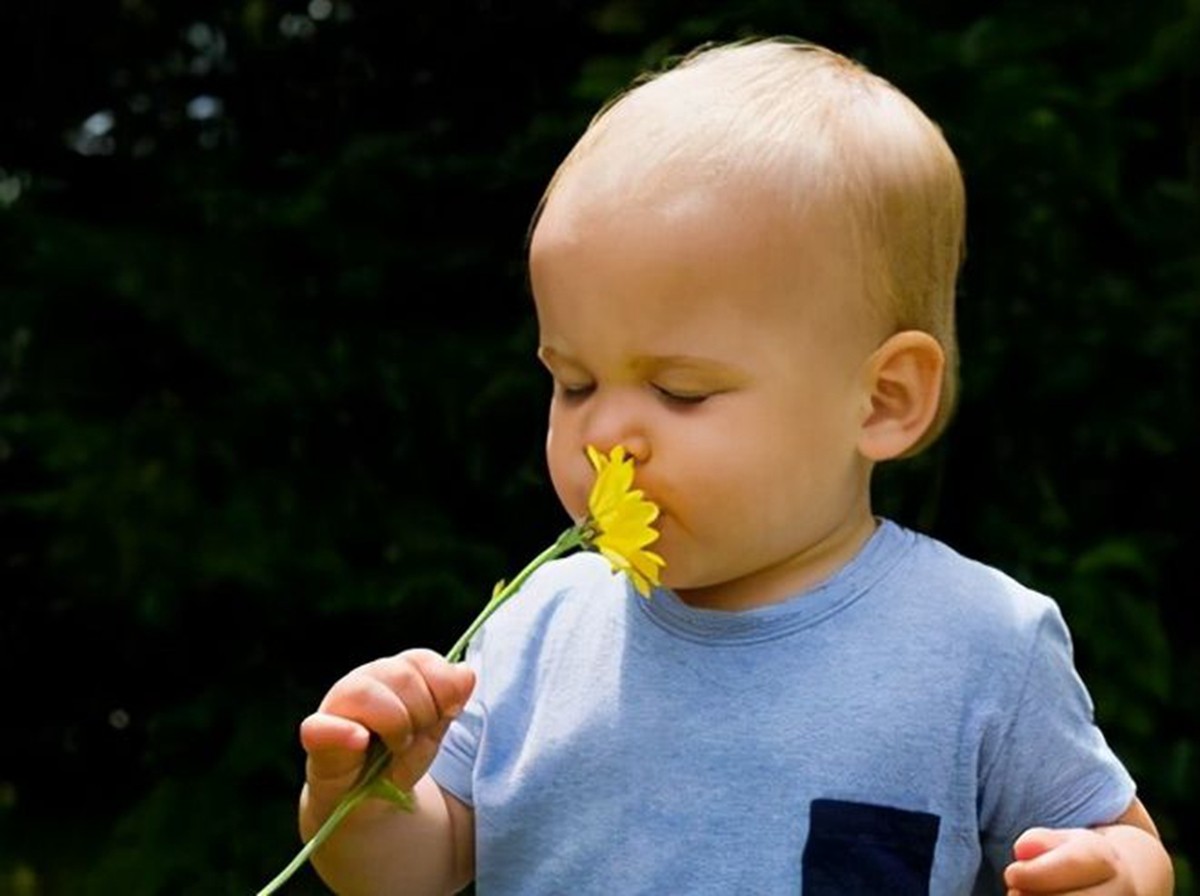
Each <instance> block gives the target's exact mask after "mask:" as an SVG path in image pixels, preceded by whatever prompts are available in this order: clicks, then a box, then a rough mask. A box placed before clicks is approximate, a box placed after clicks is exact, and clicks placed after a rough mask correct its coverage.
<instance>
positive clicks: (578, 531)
mask: <svg viewBox="0 0 1200 896" xmlns="http://www.w3.org/2000/svg"><path fill="white" fill-rule="evenodd" d="M583 542H584V531H583V529H582V527H581V526H572V527H571V528H570V529H567V530H566V531H565V532H563V534H562V535H560V536H558V540H557V541H556V542H554V544H552V545H550V547H548V548H546V550H544V551H542V552H541V553H540V554H538V555H537V556H536V557H534V558H533V559H532V560H530V561H529V563H528V564H527V565H526V566H525V568H524V569H522V570H521V571H520V572H519V573H517V575H516V578H514V579H513V580H512V581H511V582H509V583H508V584H506V585H505V586H504V587H503V588H500V589H498V590H497V591H496V593H495V594H493V595H492V599H491V600H489V601H488V602H487V605H486V606H484V608H483V610H482V612H480V614H479V615H478V616H476V617H475V621H474V622H472V623H471V624H470V626H468V628H467V630H466V631H465V632H463V634H462V637H461V638H459V639H458V640H457V641H456V642H455V643H454V646H453V647H451V648H450V650H449V652H448V653H447V654H446V660H447V661H448V662H451V663H456V662H458V661H459V660H460V659H462V655H463V654H464V653H466V650H467V645H468V644H470V643H471V639H472V638H473V637H475V633H476V632H477V631H479V629H480V627H481V626H482V625H483V624H484V623H485V622H487V620H488V617H489V616H491V615H492V614H493V613H495V612H496V610H498V609H499V608H500V605H501V604H503V603H504V602H505V601H506V600H508V599H509V598H510V597H512V596H513V595H514V594H515V593H516V592H517V590H518V589H519V588H520V587H521V586H522V585H524V584H525V580H526V579H528V578H529V577H530V576H531V575H533V573H534V571H535V570H536V569H537V568H538V567H539V566H541V565H542V564H543V563H546V562H548V561H550V560H553V559H555V558H556V557H560V556H562V555H563V554H565V553H566V552H567V551H569V550H571V549H572V548H576V547H579V546H580V545H582V544H583Z"/></svg>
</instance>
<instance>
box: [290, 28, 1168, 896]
mask: <svg viewBox="0 0 1200 896" xmlns="http://www.w3.org/2000/svg"><path fill="white" fill-rule="evenodd" d="M963 220H964V198H963V184H962V178H961V175H960V172H959V168H958V165H957V162H956V160H955V157H954V155H953V153H952V152H951V150H950V148H949V147H948V146H947V144H946V142H945V140H944V139H943V137H942V134H941V133H940V131H939V129H938V128H937V127H936V126H935V125H934V124H933V123H931V122H930V120H929V119H928V118H927V117H926V116H925V115H924V114H923V113H922V112H921V111H920V110H919V109H918V108H917V107H916V106H915V105H914V104H913V103H912V102H911V101H910V100H908V99H907V98H906V97H905V96H904V95H902V94H901V93H900V92H899V91H897V90H896V89H895V88H894V87H893V86H891V85H890V84H888V83H887V82H886V81H884V80H882V79H880V78H878V77H877V76H875V75H873V74H871V73H869V72H868V71H866V70H864V69H863V68H862V67H861V66H859V65H857V64H855V63H854V62H852V61H850V60H848V59H846V58H844V57H842V56H840V55H838V54H836V53H834V52H832V51H830V50H827V49H824V48H821V47H818V46H814V45H810V44H805V43H802V42H799V41H796V40H791V39H783V38H779V39H764V40H749V41H742V42H738V43H733V44H724V45H711V46H706V47H703V48H700V49H699V50H697V51H696V52H694V53H692V54H689V55H688V56H687V57H685V58H684V59H682V60H680V61H678V62H677V63H676V64H674V65H673V66H671V67H669V68H668V69H666V70H665V71H663V72H660V73H656V74H653V75H649V76H647V77H644V78H643V79H641V80H640V81H639V82H637V83H636V84H635V85H634V86H633V87H632V88H631V89H629V90H628V91H625V92H624V93H622V94H621V95H620V96H619V97H617V98H615V100H614V101H613V102H611V103H610V104H609V105H607V106H606V107H605V108H604V109H603V110H601V112H600V113H599V114H598V115H597V116H596V118H595V119H594V120H593V122H592V124H591V126H590V127H589V128H588V130H587V132H586V133H585V134H584V135H583V137H582V138H581V139H580V140H579V142H578V143H577V144H576V146H575V147H574V148H573V149H572V151H571V152H570V154H569V155H568V157H567V158H566V160H565V161H564V162H563V164H562V165H561V167H560V168H559V170H558V171H557V173H556V174H555V175H554V178H553V180H552V181H551V183H550V185H549V188H548V189H547V191H546V195H545V197H544V199H543V202H542V204H541V207H540V208H539V210H538V214H537V217H536V219H535V222H534V226H533V229H532V230H531V234H530V246H529V264H530V280H531V284H532V290H533V296H534V301H535V305H536V309H537V318H538V323H539V331H540V347H539V349H538V356H539V358H540V360H541V362H542V363H543V364H544V365H545V367H546V369H547V370H548V371H549V373H550V375H551V377H552V379H553V383H554V386H553V396H552V398H551V402H550V419H549V431H548V437H547V458H548V463H549V469H550V476H551V479H552V481H553V483H554V488H555V491H556V493H557V494H558V497H559V499H560V500H561V502H562V504H563V507H564V508H565V509H566V511H567V513H568V514H569V515H570V516H571V517H572V518H575V519H578V518H581V517H582V516H583V515H584V514H585V513H586V500H587V494H588V491H589V489H590V486H591V483H592V479H593V471H592V467H591V465H590V463H589V461H588V458H587V455H586V448H587V446H589V445H592V446H596V448H598V449H600V450H601V451H605V452H607V451H608V450H609V449H610V448H611V447H613V446H617V445H621V446H624V448H625V449H626V451H627V452H628V453H629V455H630V456H632V458H633V459H634V461H635V463H636V470H637V480H636V481H637V485H638V487H639V488H642V489H643V490H644V491H645V492H646V494H647V496H648V497H650V498H651V499H653V500H654V501H655V502H656V503H657V504H658V505H659V506H660V507H661V510H662V515H661V517H660V523H659V528H660V532H661V537H660V539H659V541H658V542H656V544H655V545H654V549H655V551H656V552H657V553H660V554H661V555H662V556H663V557H664V558H665V560H666V563H667V565H666V568H665V570H664V573H663V586H662V587H661V588H657V589H655V590H654V591H653V592H652V593H651V594H650V596H649V597H648V598H642V597H640V596H638V595H637V594H636V593H635V591H634V590H633V588H632V586H631V585H630V583H629V582H628V581H627V580H626V579H625V578H624V577H617V576H613V575H612V573H611V570H610V568H609V567H608V565H607V563H606V562H605V561H604V560H603V559H602V558H600V557H598V556H597V555H596V554H592V553H582V554H576V555H573V556H571V557H568V558H566V559H563V560H559V561H555V562H554V563H551V564H548V565H546V566H544V567H542V568H541V569H540V570H539V571H538V572H537V573H536V574H535V575H534V576H533V577H532V579H531V580H530V581H529V582H528V583H527V585H526V586H525V588H524V589H523V590H522V592H521V593H519V594H518V595H517V596H516V597H515V598H513V600H512V601H511V602H510V603H508V604H506V605H505V606H504V607H503V608H502V609H501V610H500V612H498V613H497V614H496V615H495V616H494V617H493V618H492V619H491V620H490V621H489V622H488V624H487V625H486V626H485V627H484V628H483V630H482V631H481V633H480V634H479V636H477V638H476V640H475V642H474V643H473V645H472V649H471V652H470V654H469V659H468V663H467V664H464V665H450V664H448V663H446V662H445V661H444V660H443V659H442V658H441V657H440V656H438V655H437V654H435V653H433V652H431V651H423V650H409V651H405V652H403V653H400V654H399V655H397V656H393V657H388V658H385V659H379V660H376V661H374V662H371V663H368V664H366V665H364V666H361V667H359V668H358V669H355V670H353V671H352V672H350V673H349V674H348V675H346V676H345V677H344V678H343V679H341V680H340V681H339V682H337V683H336V684H335V685H334V686H333V688H332V689H331V690H330V691H329V693H328V694H327V695H326V697H325V699H324V700H323V702H322V703H321V706H320V707H319V709H318V711H317V712H316V713H315V714H314V715H312V716H310V717H309V718H308V719H306V720H305V721H304V723H303V725H302V726H301V737H302V742H303V744H304V747H305V749H306V751H307V753H308V757H309V758H308V768H307V783H306V786H305V789H304V792H303V795H302V798H301V807H300V825H301V833H302V835H303V836H304V837H306V838H307V837H310V836H311V835H312V833H313V832H314V831H315V830H316V829H317V827H318V826H319V825H320V823H321V822H322V821H323V820H324V819H325V818H326V817H327V816H328V815H329V813H330V812H331V811H332V809H333V807H334V806H335V805H336V804H337V802H338V800H339V798H340V797H341V796H342V795H343V794H344V793H345V791H346V789H347V788H348V787H349V786H350V784H351V783H352V781H353V780H354V778H355V776H356V774H357V773H358V771H359V769H360V767H361V765H362V761H363V753H364V750H365V748H366V746H367V742H368V739H369V736H370V734H371V733H372V732H374V733H376V734H378V735H379V736H380V737H381V738H382V739H383V741H384V742H385V743H386V744H387V745H388V746H389V747H390V748H391V750H392V751H393V754H394V760H393V763H392V767H391V772H390V774H391V777H392V780H393V781H394V782H395V783H396V784H397V785H398V786H400V787H401V788H404V789H415V792H416V796H417V801H418V805H417V810H416V811H415V812H412V813H407V812H403V811H400V810H398V809H396V808H395V807H394V806H391V805H390V804H388V803H386V802H385V801H381V800H377V801H371V802H369V803H367V804H365V805H363V806H361V807H359V808H358V809H357V810H355V812H354V813H352V814H351V815H350V816H349V817H348V818H347V819H346V820H345V821H344V822H343V823H342V825H341V826H340V827H339V828H338V830H337V831H336V832H335V833H334V835H333V837H331V839H330V840H329V841H328V842H327V843H326V844H325V845H324V846H323V847H322V848H321V849H320V850H319V851H318V852H317V853H316V855H315V856H314V864H315V866H316V868H317V870H318V871H319V873H320V874H321V875H322V877H323V878H324V879H325V880H326V881H327V882H328V883H329V885H330V886H331V887H332V888H334V889H335V890H336V891H338V892H340V893H445V892H452V891H455V890H457V889H461V888H463V887H465V886H466V885H467V884H468V883H469V882H470V881H472V880H477V881H478V883H479V889H480V891H481V892H484V893H489V894H492V893H521V894H531V893H546V894H550V893H556V894H561V893H604V894H610V893H686V894H697V893H714V894H722V896H724V894H730V893H753V894H767V893H789V892H790V893H798V892H799V893H804V894H806V896H822V894H838V896H853V894H868V893H869V894H891V896H905V894H917V893H920V894H929V893H932V894H971V893H1003V892H1005V891H1006V890H1007V892H1008V893H1010V894H1021V893H1088V894H1092V896H1100V894H1165V893H1170V892H1171V891H1172V870H1171V863H1170V859H1169V857H1168V855H1167V853H1166V851H1165V849H1164V848H1163V846H1162V845H1161V843H1160V841H1159V839H1158V836H1157V833H1156V830H1155V826H1154V823H1153V822H1152V820H1151V818H1150V816H1149V814H1148V813H1147V811H1146V810H1145V808H1144V807H1143V806H1142V804H1141V802H1140V801H1139V800H1138V798H1137V796H1136V795H1135V788H1134V782H1133V781H1132V780H1131V778H1130V776H1129V774H1128V773H1127V771H1126V770H1125V768H1124V767H1123V766H1122V764H1121V763H1120V761H1119V760H1118V759H1117V757H1116V756H1114V754H1113V753H1112V751H1111V750H1110V749H1109V748H1108V746H1107V745H1106V743H1105V740H1104V737H1103V735H1102V734H1101V732H1100V731H1099V730H1098V729H1097V727H1096V726H1095V724H1094V722H1093V718H1092V706H1091V702H1090V699H1089V697H1088V694H1087V692H1086V690H1085V689H1084V686H1083V684H1082V683H1081V682H1080V680H1079V678H1078V676H1077V674H1076V672H1075V670H1074V668H1073V666H1072V659H1071V647H1070V640H1069V635H1068V631H1067V629H1066V627H1065V624H1064V621H1063V619H1062V617H1061V615H1060V613H1059V611H1058V609H1057V607H1056V605H1055V604H1054V603H1053V602H1052V601H1051V600H1050V599H1048V598H1046V597H1044V596H1042V595H1040V594H1038V593H1035V592H1033V591H1031V590H1029V589H1027V588H1025V587H1023V586H1021V585H1020V584H1018V583H1017V582H1015V581H1013V580H1012V579H1011V578H1009V577H1008V576H1006V575H1004V574H1003V573H1001V572H999V571H997V570H994V569H992V568H989V567H987V566H985V565H982V564H980V563H977V562H974V561H972V560H970V559H967V558H964V557H962V556H961V555H959V554H957V553H955V552H954V551H953V550H951V549H950V548H949V547H947V546H945V545H943V544H941V543H939V542H937V541H935V540H933V539H931V538H928V537H926V536H923V535H920V534H917V533H915V532H913V531H910V530H908V529H905V528H904V527H902V526H900V525H898V524H897V523H895V522H892V521H890V520H885V519H881V518H879V517H877V516H876V515H875V514H874V513H873V512H872V507H871V477H872V471H873V469H874V467H875V465H876V464H878V463H880V462H882V461H887V460H892V459H895V458H900V457H904V456H907V455H911V454H913V453H915V452H918V451H920V450H921V449H922V448H924V447H925V446H927V445H928V444H929V443H930V442H931V441H932V440H934V439H935V438H936V437H937V435H938V434H939V433H940V432H941V430H942V429H943V427H944V426H945V425H946V421H947V419H948V418H949V416H950V413H951V410H952V407H953V404H954V393H955V383H956V367H957V356H956V349H955V336H954V310H953V309H954V289H955V280H956V277H957V274H958V269H959V265H960V261H961V254H962V239H963Z"/></svg>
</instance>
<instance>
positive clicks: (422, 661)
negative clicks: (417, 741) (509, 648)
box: [410, 650, 475, 724]
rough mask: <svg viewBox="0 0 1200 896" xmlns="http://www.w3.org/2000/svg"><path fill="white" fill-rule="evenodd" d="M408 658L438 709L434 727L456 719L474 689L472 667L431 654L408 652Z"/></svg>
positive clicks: (422, 651) (428, 651)
mask: <svg viewBox="0 0 1200 896" xmlns="http://www.w3.org/2000/svg"><path fill="white" fill-rule="evenodd" d="M410 658H411V660H412V663H413V665H414V666H415V667H416V668H417V669H418V670H420V672H421V674H422V676H423V679H424V682H425V684H426V686H427V687H428V689H429V694H430V696H431V698H432V699H433V701H434V703H435V705H436V707H437V719H436V722H435V723H434V724H437V723H439V722H441V721H442V720H444V719H446V718H453V717H454V716H457V715H458V714H459V712H461V711H462V708H463V706H464V705H466V702H467V700H468V699H470V697H471V691H472V690H474V688H475V673H474V671H473V670H472V669H471V667H470V666H466V665H464V664H462V663H448V662H446V659H445V657H443V656H441V655H440V654H437V653H434V652H433V651H432V650H414V651H410Z"/></svg>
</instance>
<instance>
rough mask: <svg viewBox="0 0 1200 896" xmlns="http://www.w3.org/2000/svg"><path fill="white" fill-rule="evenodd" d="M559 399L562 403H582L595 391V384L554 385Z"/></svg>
mask: <svg viewBox="0 0 1200 896" xmlns="http://www.w3.org/2000/svg"><path fill="white" fill-rule="evenodd" d="M556 386H557V388H558V394H559V397H560V398H562V400H563V401H567V402H575V401H583V400H584V399H585V398H587V397H588V396H589V395H591V394H592V393H593V392H595V391H596V384H595V383H585V384H582V385H568V384H566V383H556Z"/></svg>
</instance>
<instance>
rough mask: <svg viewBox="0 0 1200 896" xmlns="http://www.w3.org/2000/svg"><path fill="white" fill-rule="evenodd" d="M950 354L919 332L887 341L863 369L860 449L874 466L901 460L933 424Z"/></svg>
mask: <svg viewBox="0 0 1200 896" xmlns="http://www.w3.org/2000/svg"><path fill="white" fill-rule="evenodd" d="M945 370H946V355H945V352H943V351H942V346H941V345H940V344H939V343H938V341H937V340H936V339H934V338H933V337H932V336H930V335H929V334H928V333H925V332H922V331H921V330H904V331H903V332H900V333H897V334H896V335H894V336H891V337H889V338H888V339H887V340H886V341H885V342H884V343H883V345H881V346H880V347H879V348H877V349H876V350H875V351H874V352H873V353H872V354H871V357H869V358H868V359H867V361H866V363H865V364H864V365H863V375H864V382H863V386H864V413H863V420H862V425H861V428H860V430H859V437H858V450H859V453H861V454H862V455H863V456H864V457H866V458H868V459H870V460H873V461H883V460H891V459H892V458H895V457H900V456H901V455H902V454H904V453H905V452H906V451H908V450H909V449H910V448H912V446H913V445H915V444H916V443H917V442H918V441H919V440H920V438H921V436H923V435H924V434H925V431H926V430H927V429H929V426H930V424H932V423H933V418H934V416H935V415H936V414H937V409H938V402H939V400H940V398H941V392H942V377H943V376H944V375H945Z"/></svg>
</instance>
